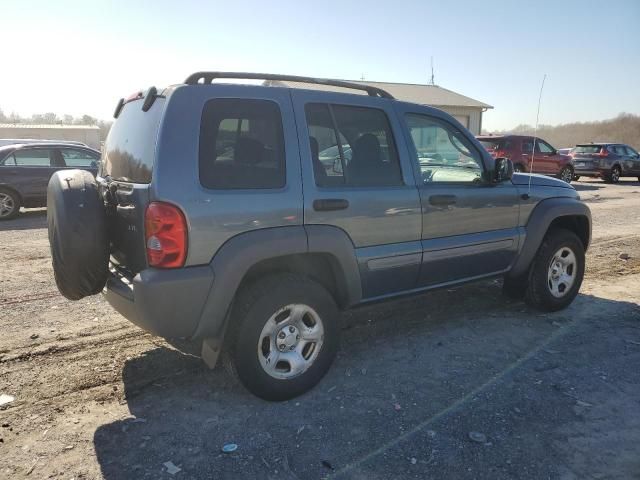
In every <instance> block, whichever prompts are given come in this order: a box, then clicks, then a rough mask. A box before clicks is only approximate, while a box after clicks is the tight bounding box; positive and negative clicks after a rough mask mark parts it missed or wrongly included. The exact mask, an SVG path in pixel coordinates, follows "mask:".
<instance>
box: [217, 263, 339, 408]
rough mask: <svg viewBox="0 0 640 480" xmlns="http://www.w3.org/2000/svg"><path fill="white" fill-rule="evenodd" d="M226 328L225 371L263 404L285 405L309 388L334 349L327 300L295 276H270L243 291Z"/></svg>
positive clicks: (334, 328) (335, 330)
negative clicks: (226, 368) (227, 330)
mask: <svg viewBox="0 0 640 480" xmlns="http://www.w3.org/2000/svg"><path fill="white" fill-rule="evenodd" d="M230 322H231V326H230V331H229V337H228V343H227V347H226V348H227V351H228V357H229V358H228V363H229V364H230V365H229V366H230V367H231V370H232V371H234V372H235V373H237V376H238V378H239V379H240V381H241V382H242V384H243V385H244V386H245V387H246V388H247V389H248V390H249V391H251V392H252V393H253V394H255V395H257V396H258V397H261V398H264V399H265V400H288V399H290V398H293V397H296V396H298V395H301V394H302V393H304V392H306V391H307V390H309V389H311V388H313V387H314V386H315V385H316V384H317V383H318V382H319V381H320V380H321V379H322V377H323V376H324V375H325V373H327V371H328V370H329V367H330V366H331V364H332V363H333V360H334V358H335V356H336V353H337V351H338V346H339V343H340V312H339V311H338V308H337V306H336V303H335V301H334V299H333V297H332V296H331V294H330V293H329V292H328V291H327V290H326V289H325V288H324V287H322V286H321V285H320V284H318V283H317V282H315V281H313V280H311V279H309V278H308V277H304V276H301V275H295V274H277V275H272V276H269V277H265V278H263V279H261V280H258V281H257V282H256V283H254V284H253V285H251V286H249V287H247V288H245V289H243V291H241V292H240V293H239V296H238V298H237V299H236V301H235V306H234V310H233V313H232V316H231V318H230Z"/></svg>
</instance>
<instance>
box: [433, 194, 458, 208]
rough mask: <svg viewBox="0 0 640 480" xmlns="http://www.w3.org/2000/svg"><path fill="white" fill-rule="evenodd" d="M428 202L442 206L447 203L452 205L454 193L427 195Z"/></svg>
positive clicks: (454, 198) (454, 201)
mask: <svg viewBox="0 0 640 480" xmlns="http://www.w3.org/2000/svg"><path fill="white" fill-rule="evenodd" d="M429 203H430V204H431V205H434V206H438V207H443V206H447V205H453V204H455V203H456V196H455V195H431V196H430V197H429Z"/></svg>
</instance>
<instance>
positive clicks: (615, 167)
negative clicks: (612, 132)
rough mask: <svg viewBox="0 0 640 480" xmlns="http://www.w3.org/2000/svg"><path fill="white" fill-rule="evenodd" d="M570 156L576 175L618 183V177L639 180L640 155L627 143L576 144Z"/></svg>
mask: <svg viewBox="0 0 640 480" xmlns="http://www.w3.org/2000/svg"><path fill="white" fill-rule="evenodd" d="M572 156H573V163H574V168H575V173H576V177H579V176H585V177H600V178H602V179H604V181H605V182H609V183H618V181H619V180H620V177H638V181H640V155H638V152H636V151H635V150H634V149H633V148H631V147H630V146H629V145H624V144H622V143H586V144H583V145H576V147H575V148H574V149H573V152H572Z"/></svg>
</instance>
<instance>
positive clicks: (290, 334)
mask: <svg viewBox="0 0 640 480" xmlns="http://www.w3.org/2000/svg"><path fill="white" fill-rule="evenodd" d="M323 343H324V325H323V324H322V319H321V318H320V315H318V313H317V312H316V311H315V310H314V309H313V308H311V307H309V306H308V305H303V304H300V303H295V304H291V305H287V306H285V307H282V308H281V309H280V310H278V311H277V312H276V313H274V314H273V315H272V316H271V317H270V318H269V320H267V323H266V324H265V326H264V328H263V329H262V332H261V333H260V339H259V340H258V359H259V360H260V365H262V368H263V369H264V371H265V372H266V373H268V374H269V375H270V376H272V377H273V378H277V379H279V380H289V379H291V378H294V377H297V376H299V375H301V374H303V373H304V372H306V371H307V370H308V369H309V367H311V365H313V362H315V360H316V359H317V358H318V354H319V353H320V350H321V349H322V344H323Z"/></svg>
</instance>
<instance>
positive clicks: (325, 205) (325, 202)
mask: <svg viewBox="0 0 640 480" xmlns="http://www.w3.org/2000/svg"><path fill="white" fill-rule="evenodd" d="M347 208H349V200H345V199H344V198H323V199H320V200H314V201H313V209H314V210H315V211H317V212H331V211H334V210H345V209H347Z"/></svg>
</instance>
